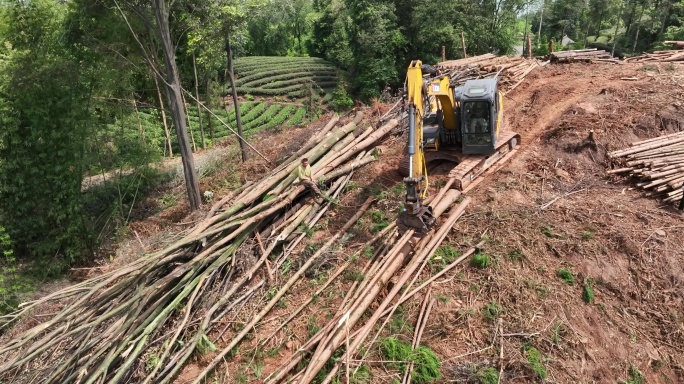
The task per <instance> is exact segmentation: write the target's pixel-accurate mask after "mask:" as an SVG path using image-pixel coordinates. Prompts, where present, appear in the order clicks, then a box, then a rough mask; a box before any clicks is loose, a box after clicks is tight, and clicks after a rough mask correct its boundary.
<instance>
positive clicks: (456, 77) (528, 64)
mask: <svg viewBox="0 0 684 384" xmlns="http://www.w3.org/2000/svg"><path fill="white" fill-rule="evenodd" d="M546 64H548V62H544V61H539V60H536V59H525V58H522V57H511V56H502V57H497V56H495V55H493V54H491V53H488V54H485V55H480V56H474V57H468V58H465V59H459V60H449V61H443V62H441V63H438V64H437V69H439V70H440V71H441V73H442V74H448V75H449V77H450V78H451V84H452V85H453V86H459V85H463V83H465V82H466V81H467V80H473V79H485V78H491V77H495V76H499V78H500V80H499V86H500V87H501V88H502V89H504V90H505V91H507V92H508V91H511V90H513V89H515V88H516V87H517V86H518V85H519V84H520V83H521V82H522V81H523V80H524V79H525V76H527V75H528V74H529V73H530V72H532V70H533V69H535V68H537V67H543V66H545V65H546Z"/></svg>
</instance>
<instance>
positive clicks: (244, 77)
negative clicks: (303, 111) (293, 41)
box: [235, 56, 337, 101]
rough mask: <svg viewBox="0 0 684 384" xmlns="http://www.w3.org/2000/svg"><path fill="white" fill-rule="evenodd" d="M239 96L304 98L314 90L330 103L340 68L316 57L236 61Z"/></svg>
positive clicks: (247, 58)
mask: <svg viewBox="0 0 684 384" xmlns="http://www.w3.org/2000/svg"><path fill="white" fill-rule="evenodd" d="M235 75H236V86H237V91H238V94H239V95H253V96H286V97H288V98H290V99H299V98H305V97H307V96H308V93H309V89H310V88H311V89H312V90H313V92H314V94H315V95H316V96H323V100H324V101H328V100H330V98H331V97H332V96H331V94H332V91H333V90H334V89H335V86H336V85H337V68H335V66H333V65H332V64H330V63H329V62H327V61H325V60H323V59H320V58H316V57H272V56H249V57H243V58H239V59H237V60H236V61H235Z"/></svg>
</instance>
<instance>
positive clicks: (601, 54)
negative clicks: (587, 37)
mask: <svg viewBox="0 0 684 384" xmlns="http://www.w3.org/2000/svg"><path fill="white" fill-rule="evenodd" d="M546 57H547V59H548V60H550V61H551V62H552V63H554V64H563V63H574V62H579V61H584V62H592V63H593V62H597V63H611V64H620V61H618V60H617V59H615V58H613V56H612V55H611V54H610V52H607V51H604V50H597V49H596V48H588V49H576V50H572V51H559V52H553V53H551V54H549V55H548V56H546Z"/></svg>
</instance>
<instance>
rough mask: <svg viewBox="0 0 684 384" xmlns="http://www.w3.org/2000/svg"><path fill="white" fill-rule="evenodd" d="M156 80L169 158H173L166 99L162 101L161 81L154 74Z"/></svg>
mask: <svg viewBox="0 0 684 384" xmlns="http://www.w3.org/2000/svg"><path fill="white" fill-rule="evenodd" d="M152 77H153V78H154V86H155V87H156V88H157V97H158V98H159V110H160V111H161V117H162V123H163V124H164V136H165V137H166V145H165V146H164V148H166V147H167V146H168V149H169V157H173V149H171V135H170V134H169V126H168V124H166V111H165V110H164V99H162V94H161V89H159V80H157V75H155V74H154V72H153V73H152Z"/></svg>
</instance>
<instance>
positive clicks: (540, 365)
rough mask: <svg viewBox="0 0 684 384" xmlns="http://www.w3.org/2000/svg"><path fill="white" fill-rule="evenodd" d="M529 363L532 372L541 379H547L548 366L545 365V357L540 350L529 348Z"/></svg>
mask: <svg viewBox="0 0 684 384" xmlns="http://www.w3.org/2000/svg"><path fill="white" fill-rule="evenodd" d="M526 349H527V362H528V363H529V364H530V368H532V371H534V373H535V374H536V375H537V377H539V378H540V379H542V380H544V379H546V376H547V373H546V366H545V365H544V361H543V356H542V354H541V353H540V352H539V350H538V349H537V348H535V347H532V346H527V348H526Z"/></svg>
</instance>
